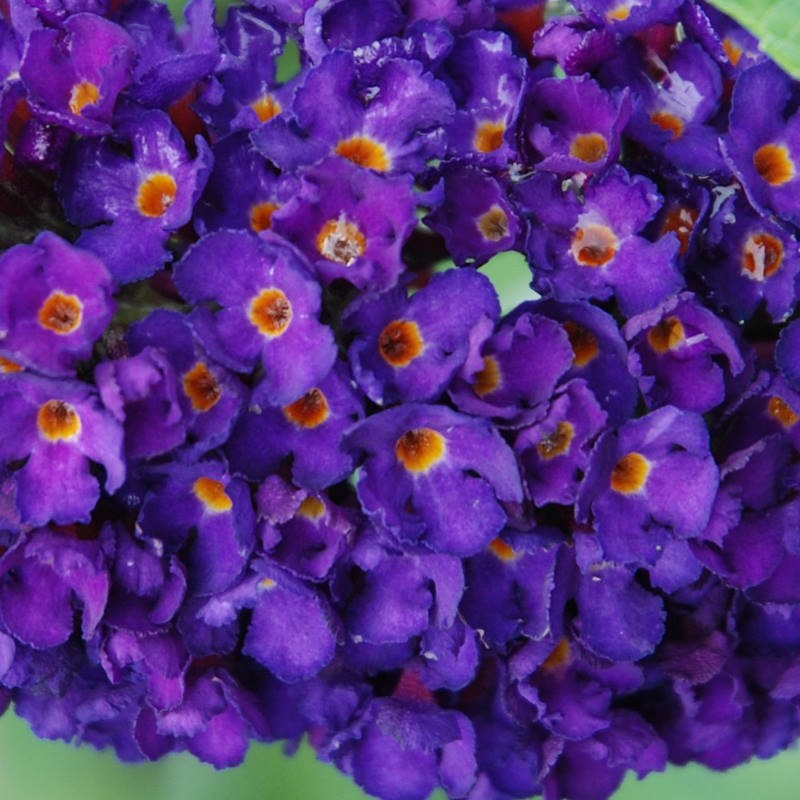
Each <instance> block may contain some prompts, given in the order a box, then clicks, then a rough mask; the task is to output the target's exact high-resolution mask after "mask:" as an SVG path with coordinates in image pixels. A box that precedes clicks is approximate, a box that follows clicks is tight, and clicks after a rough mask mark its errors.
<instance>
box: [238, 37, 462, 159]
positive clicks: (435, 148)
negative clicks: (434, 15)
mask: <svg viewBox="0 0 800 800" xmlns="http://www.w3.org/2000/svg"><path fill="white" fill-rule="evenodd" d="M292 111H293V114H294V117H295V125H296V126H297V128H294V127H292V126H289V125H287V124H286V123H283V122H282V121H281V119H279V118H278V119H275V120H273V121H271V122H270V123H269V124H267V125H265V126H263V127H262V128H260V129H259V130H258V131H257V132H256V133H255V134H254V135H253V142H254V143H255V145H256V147H257V148H258V150H260V152H262V153H263V154H264V155H265V156H266V157H267V158H269V159H270V160H271V161H273V162H275V163H276V164H277V165H278V166H279V167H282V168H284V169H288V170H292V169H294V168H295V167H296V166H299V165H302V164H310V163H314V162H316V161H319V160H320V159H322V158H324V157H325V156H327V155H329V154H336V155H339V156H341V157H342V158H345V159H347V160H349V161H352V162H354V163H356V164H358V165H360V166H362V167H367V168H369V169H373V170H375V171H376V172H405V171H408V172H416V171H418V170H419V168H420V167H421V166H422V165H423V164H424V163H425V161H426V160H427V159H428V158H433V157H436V156H438V155H441V151H442V136H441V133H442V126H443V125H444V124H445V123H446V122H447V121H448V120H449V119H450V117H451V116H452V114H453V101H452V99H451V98H450V95H449V93H448V92H447V90H446V89H445V87H444V86H443V85H442V84H441V83H440V82H439V81H437V80H435V79H434V78H432V77H431V76H430V75H429V74H427V73H424V72H423V71H422V67H421V65H420V64H419V63H418V62H415V61H404V60H400V59H387V60H385V61H382V62H380V63H379V64H376V65H374V66H372V65H371V66H369V67H364V66H361V65H359V64H358V62H356V60H355V58H354V56H353V55H352V54H351V53H346V52H343V51H336V52H333V53H331V54H330V55H328V56H326V57H325V58H323V59H322V61H321V62H320V64H319V65H318V66H317V67H316V68H315V69H312V70H310V71H309V72H308V73H307V74H306V77H305V81H304V82H303V84H302V85H301V86H300V87H299V88H298V90H297V93H296V94H295V97H294V102H293V104H292Z"/></svg>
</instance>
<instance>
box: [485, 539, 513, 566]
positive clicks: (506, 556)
mask: <svg viewBox="0 0 800 800" xmlns="http://www.w3.org/2000/svg"><path fill="white" fill-rule="evenodd" d="M489 550H490V551H491V552H492V553H494V555H495V556H497V558H499V559H500V560H501V561H506V562H509V561H516V560H517V559H518V558H519V553H518V552H517V551H516V550H515V549H514V548H513V547H512V546H511V545H510V544H509V543H508V542H506V541H504V540H503V539H501V538H500V537H499V536H498V537H496V538H495V539H492V541H491V542H490V543H489Z"/></svg>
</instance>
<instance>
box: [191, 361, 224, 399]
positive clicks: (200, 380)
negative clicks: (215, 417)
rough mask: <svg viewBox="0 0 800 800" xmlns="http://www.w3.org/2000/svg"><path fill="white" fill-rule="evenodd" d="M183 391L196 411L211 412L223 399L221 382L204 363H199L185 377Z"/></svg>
mask: <svg viewBox="0 0 800 800" xmlns="http://www.w3.org/2000/svg"><path fill="white" fill-rule="evenodd" d="M183 391H184V392H186V396H187V397H188V398H189V400H191V403H192V407H193V408H194V410H195V411H210V410H211V409H212V408H214V406H215V405H216V404H217V403H218V402H219V399H220V397H222V387H221V386H220V385H219V381H218V380H217V379H216V377H215V376H214V373H213V372H212V371H211V370H210V369H209V368H208V366H207V365H206V364H205V363H204V362H202V361H198V362H197V363H196V364H195V365H194V366H193V367H192V368H191V369H190V370H189V371H188V372H187V373H186V374H185V375H184V376H183Z"/></svg>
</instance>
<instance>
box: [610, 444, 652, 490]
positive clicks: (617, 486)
mask: <svg viewBox="0 0 800 800" xmlns="http://www.w3.org/2000/svg"><path fill="white" fill-rule="evenodd" d="M649 474H650V462H649V461H648V460H647V459H646V458H645V457H644V456H643V455H642V454H641V453H628V455H626V456H623V457H622V458H621V459H620V460H619V461H618V462H617V465H616V466H615V467H614V469H613V470H612V471H611V488H612V489H613V490H614V491H615V492H619V493H620V494H635V493H636V492H638V491H640V490H641V489H642V487H643V486H644V485H645V483H646V481H647V476H648V475H649Z"/></svg>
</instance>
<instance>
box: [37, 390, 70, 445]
mask: <svg viewBox="0 0 800 800" xmlns="http://www.w3.org/2000/svg"><path fill="white" fill-rule="evenodd" d="M36 422H37V424H38V426H39V431H40V433H41V434H42V436H44V438H45V439H47V440H48V441H51V442H58V441H69V440H71V439H75V438H76V437H77V436H78V434H79V433H80V432H81V418H80V416H79V415H78V412H77V411H76V410H75V409H74V408H73V407H72V406H71V405H70V404H69V403H67V402H65V401H64V400H48V401H47V402H46V403H45V404H44V405H43V406H42V407H41V408H40V409H39V414H38V416H37V420H36Z"/></svg>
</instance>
